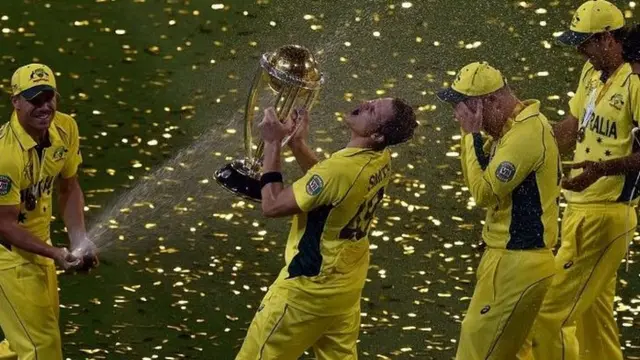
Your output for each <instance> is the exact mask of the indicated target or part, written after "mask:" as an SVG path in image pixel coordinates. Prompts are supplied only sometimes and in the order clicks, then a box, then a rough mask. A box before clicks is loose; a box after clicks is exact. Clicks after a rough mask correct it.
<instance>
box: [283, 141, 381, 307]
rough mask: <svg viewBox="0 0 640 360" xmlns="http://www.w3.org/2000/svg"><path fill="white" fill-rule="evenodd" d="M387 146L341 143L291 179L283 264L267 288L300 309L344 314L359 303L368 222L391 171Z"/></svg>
mask: <svg viewBox="0 0 640 360" xmlns="http://www.w3.org/2000/svg"><path fill="white" fill-rule="evenodd" d="M390 161H391V156H390V153H389V151H388V150H383V151H373V150H369V149H361V148H346V149H343V150H340V151H338V152H336V153H334V154H333V155H332V156H331V157H330V158H329V159H327V160H324V161H321V162H319V163H318V164H316V165H315V166H314V167H312V168H311V169H310V170H309V171H308V172H307V173H306V174H305V176H303V177H302V178H300V179H299V180H297V181H296V182H295V183H294V184H293V193H294V196H295V199H296V202H297V203H298V206H299V207H300V209H302V211H303V213H301V214H298V215H295V216H294V218H293V224H292V225H291V231H290V233H289V239H288V240H287V248H286V253H285V260H286V265H285V267H284V268H283V269H282V271H281V272H280V276H279V277H278V279H277V280H276V281H275V283H274V284H273V286H272V289H276V290H278V291H279V293H281V294H284V296H285V297H286V298H287V301H289V302H290V303H293V304H294V306H295V307H297V308H299V309H300V310H303V311H306V312H309V313H312V314H316V315H338V314H343V313H348V312H350V311H353V310H354V309H357V308H358V307H359V306H360V296H361V293H362V288H363V287H364V283H365V280H366V276H367V270H368V267H369V237H368V233H369V227H370V225H371V221H372V219H373V217H374V212H375V210H376V208H377V206H378V204H379V203H380V202H381V201H382V199H383V197H384V192H385V188H386V186H387V184H388V183H389V179H390V176H391V168H390Z"/></svg>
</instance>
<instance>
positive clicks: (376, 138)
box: [371, 132, 384, 145]
mask: <svg viewBox="0 0 640 360" xmlns="http://www.w3.org/2000/svg"><path fill="white" fill-rule="evenodd" d="M371 140H372V141H373V142H374V143H375V144H376V145H382V144H383V143H384V135H383V134H382V133H379V132H375V133H373V134H371Z"/></svg>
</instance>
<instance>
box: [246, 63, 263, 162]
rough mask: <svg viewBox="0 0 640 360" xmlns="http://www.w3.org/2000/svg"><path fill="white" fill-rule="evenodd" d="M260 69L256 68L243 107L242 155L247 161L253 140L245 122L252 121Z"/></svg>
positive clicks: (260, 77)
mask: <svg viewBox="0 0 640 360" xmlns="http://www.w3.org/2000/svg"><path fill="white" fill-rule="evenodd" d="M262 76H263V75H262V69H261V68H260V67H258V70H257V71H256V74H255V75H254V77H253V84H252V85H251V92H250V93H249V99H248V101H247V104H246V105H245V109H244V114H245V115H244V116H245V121H244V153H245V156H246V157H247V158H248V159H251V158H252V156H251V151H252V150H253V149H252V148H251V141H252V138H253V135H252V134H251V130H252V129H251V121H247V119H253V113H254V112H255V108H254V106H255V105H254V103H255V98H256V95H257V94H258V90H260V89H259V88H258V84H259V83H260V80H261V79H262Z"/></svg>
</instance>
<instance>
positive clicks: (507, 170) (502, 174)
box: [496, 161, 516, 182]
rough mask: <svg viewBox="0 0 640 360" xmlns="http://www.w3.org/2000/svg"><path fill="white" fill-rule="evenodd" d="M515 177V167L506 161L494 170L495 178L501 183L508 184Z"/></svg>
mask: <svg viewBox="0 0 640 360" xmlns="http://www.w3.org/2000/svg"><path fill="white" fill-rule="evenodd" d="M515 175H516V166H515V165H513V164H512V163H510V162H508V161H503V162H501V163H500V165H498V168H497V169H496V177H497V178H498V180H500V181H502V182H509V181H511V180H512V179H513V177H514V176H515Z"/></svg>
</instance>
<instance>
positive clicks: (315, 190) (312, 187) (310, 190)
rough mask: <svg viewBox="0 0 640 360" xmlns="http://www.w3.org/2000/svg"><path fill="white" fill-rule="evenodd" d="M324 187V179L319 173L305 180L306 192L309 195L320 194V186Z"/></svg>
mask: <svg viewBox="0 0 640 360" xmlns="http://www.w3.org/2000/svg"><path fill="white" fill-rule="evenodd" d="M323 187H324V181H323V180H322V178H321V177H320V175H317V174H316V175H313V176H312V177H311V179H309V181H308V182H307V186H306V188H307V194H309V195H311V196H316V195H318V194H320V192H321V191H322V188H323Z"/></svg>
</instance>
